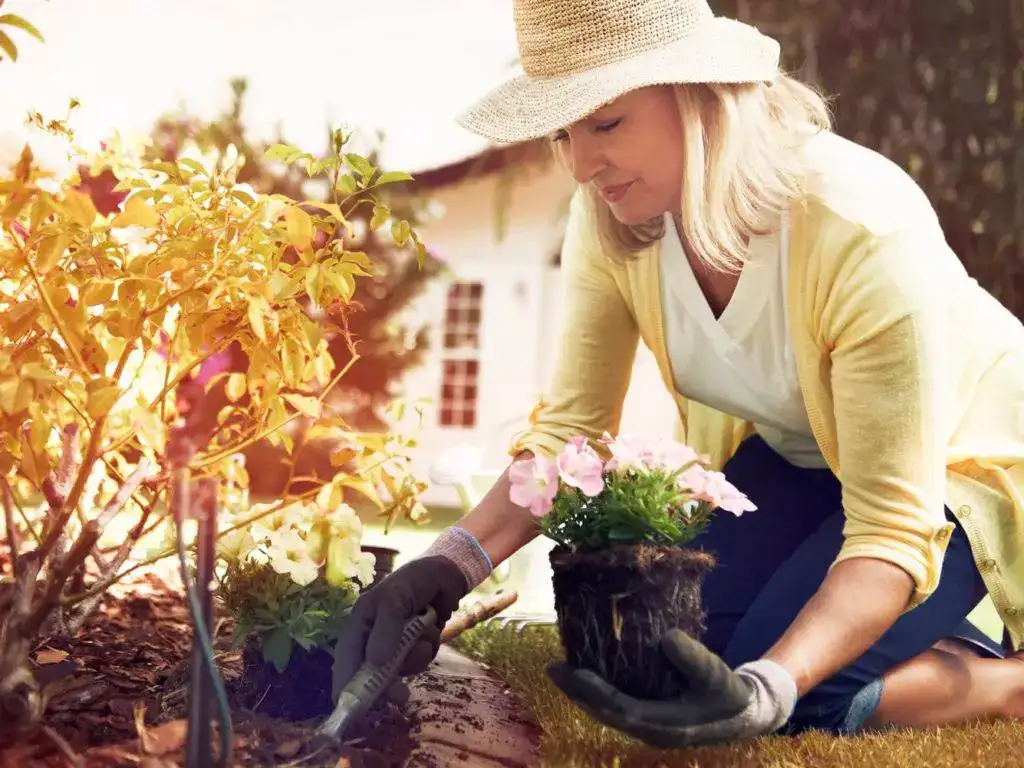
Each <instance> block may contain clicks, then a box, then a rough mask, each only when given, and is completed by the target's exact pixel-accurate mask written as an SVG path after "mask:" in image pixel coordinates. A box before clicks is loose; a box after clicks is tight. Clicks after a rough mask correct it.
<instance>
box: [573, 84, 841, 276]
mask: <svg viewBox="0 0 1024 768" xmlns="http://www.w3.org/2000/svg"><path fill="white" fill-rule="evenodd" d="M675 95H676V102H677V104H678V105H679V114H680V117H681V118H682V125H683V137H684V138H683V142H684V145H685V146H684V152H685V160H684V162H685V168H684V176H683V190H682V209H683V210H682V211H681V212H680V213H681V218H682V220H681V225H682V233H681V234H682V239H683V242H684V244H685V246H686V247H687V248H688V249H689V250H690V251H691V252H692V253H693V255H694V256H696V257H697V258H698V259H700V260H701V261H702V262H704V263H705V264H707V265H708V266H711V267H715V268H718V269H723V270H736V269H738V268H740V267H742V265H743V264H745V263H746V262H747V260H748V255H747V253H748V252H747V243H748V240H749V238H750V237H753V236H761V235H766V234H769V233H771V232H772V231H773V230H774V229H776V228H777V226H778V222H779V220H780V215H781V214H782V212H783V211H785V210H787V209H788V208H789V206H790V204H791V203H792V202H793V201H794V200H795V199H797V198H799V197H800V195H801V192H802V186H803V185H802V181H803V176H804V173H805V168H804V164H803V161H802V156H801V153H800V152H799V151H798V149H799V146H800V143H801V142H802V141H803V139H805V138H806V137H807V136H808V135H809V133H811V132H815V131H816V130H830V129H831V127H832V119H831V115H830V113H829V108H828V105H827V103H826V101H825V99H824V97H823V96H822V95H821V94H820V93H819V92H818V91H816V90H815V89H814V88H812V87H811V86H809V85H806V84H804V83H802V82H800V81H798V80H796V79H795V78H793V77H791V76H789V75H785V74H780V76H779V79H778V80H776V81H775V82H774V83H773V84H772V85H770V86H768V85H761V84H743V85H734V84H718V83H713V84H696V85H677V86H675ZM590 203H591V210H593V211H594V212H595V214H596V219H597V229H598V234H599V236H600V238H601V241H602V244H603V245H604V246H605V249H606V251H607V252H608V253H609V255H610V256H612V257H613V258H615V257H616V256H619V257H621V256H622V255H626V256H630V255H635V254H636V253H637V252H639V251H642V250H645V249H646V248H648V247H649V246H650V245H651V244H652V243H654V242H655V241H657V240H659V239H661V238H662V237H663V236H664V234H665V225H664V217H662V216H658V217H656V218H654V219H651V220H650V221H647V222H645V223H643V224H639V225H626V224H623V223H621V222H620V221H618V219H616V218H615V216H614V215H613V214H612V212H611V210H610V209H609V208H608V206H607V205H606V204H605V202H604V201H603V200H602V199H601V198H600V196H599V195H598V194H597V193H596V191H595V190H593V189H591V190H590Z"/></svg>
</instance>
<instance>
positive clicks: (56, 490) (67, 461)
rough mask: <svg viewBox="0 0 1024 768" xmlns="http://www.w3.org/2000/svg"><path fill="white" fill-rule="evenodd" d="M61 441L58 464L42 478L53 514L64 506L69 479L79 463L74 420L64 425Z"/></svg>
mask: <svg viewBox="0 0 1024 768" xmlns="http://www.w3.org/2000/svg"><path fill="white" fill-rule="evenodd" d="M62 443H63V446H62V448H61V453H60V464H59V465H58V467H57V469H56V471H54V472H50V473H49V474H48V475H47V476H46V479H45V480H43V496H44V497H45V498H46V503H47V504H49V505H50V511H51V512H52V513H54V514H57V513H59V512H60V511H61V510H62V509H63V508H64V502H65V501H66V500H67V495H68V492H69V491H70V490H71V479H72V478H73V477H74V476H75V471H76V470H77V469H78V465H79V464H80V463H81V457H80V456H79V453H78V425H77V424H76V423H75V422H71V423H70V424H68V425H67V426H65V427H64V431H63V437H62Z"/></svg>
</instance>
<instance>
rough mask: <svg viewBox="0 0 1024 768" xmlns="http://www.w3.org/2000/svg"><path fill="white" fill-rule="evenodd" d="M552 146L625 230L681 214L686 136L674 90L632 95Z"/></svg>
mask: <svg viewBox="0 0 1024 768" xmlns="http://www.w3.org/2000/svg"><path fill="white" fill-rule="evenodd" d="M551 140H552V141H554V142H555V146H556V147H557V149H558V151H559V152H560V153H561V156H562V160H563V162H564V163H565V165H566V167H568V168H569V171H570V172H571V173H572V175H573V178H575V179H576V181H577V182H578V183H579V184H589V185H590V186H592V187H594V189H595V191H596V192H597V193H599V194H600V196H601V197H602V199H604V201H605V203H607V205H608V207H609V208H610V209H611V211H612V214H613V215H614V216H615V218H616V219H618V220H619V221H620V222H622V223H623V224H626V225H633V224H642V223H644V222H646V221H649V220H650V219H652V218H655V217H657V216H661V215H663V214H664V213H665V212H666V211H672V212H673V213H674V212H677V211H679V210H680V207H681V195H682V184H683V131H682V126H681V125H680V118H679V107H678V106H677V104H676V99H675V93H674V90H673V88H672V87H671V86H653V87H650V88H642V89H639V90H635V91H630V92H629V93H627V94H625V95H623V96H620V97H619V98H618V99H617V100H615V101H613V102H612V103H610V104H607V105H606V106H604V107H602V108H601V109H599V110H597V111H596V112H595V113H593V114H592V115H590V116H589V117H587V118H585V119H583V120H580V121H579V122H577V123H573V124H572V125H570V126H569V127H568V128H565V129H563V130H560V131H557V132H556V133H555V134H553V135H552V136H551Z"/></svg>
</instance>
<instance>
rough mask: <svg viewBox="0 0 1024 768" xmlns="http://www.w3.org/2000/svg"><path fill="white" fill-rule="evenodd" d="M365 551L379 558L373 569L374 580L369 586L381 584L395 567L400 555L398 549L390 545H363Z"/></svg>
mask: <svg viewBox="0 0 1024 768" xmlns="http://www.w3.org/2000/svg"><path fill="white" fill-rule="evenodd" d="M360 549H362V551H363V552H369V553H370V554H372V555H373V556H374V557H375V558H377V562H376V565H375V566H374V569H373V582H372V583H371V584H370V585H369V586H371V587H372V586H373V585H374V584H379V583H380V581H381V580H382V579H383V578H384V577H385V576H387V575H388V574H389V573H391V572H392V571H393V570H394V569H395V558H396V557H398V550H397V549H391V548H390V547H370V546H363V547H361V548H360ZM367 588H368V587H367Z"/></svg>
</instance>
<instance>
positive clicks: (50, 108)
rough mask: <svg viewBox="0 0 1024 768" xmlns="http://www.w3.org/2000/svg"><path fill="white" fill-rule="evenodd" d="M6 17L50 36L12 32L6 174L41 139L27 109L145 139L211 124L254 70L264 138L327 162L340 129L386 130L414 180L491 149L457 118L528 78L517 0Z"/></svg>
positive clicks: (60, 3)
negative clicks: (167, 123) (183, 123)
mask: <svg viewBox="0 0 1024 768" xmlns="http://www.w3.org/2000/svg"><path fill="white" fill-rule="evenodd" d="M3 12H4V13H7V12H10V13H15V14H18V15H21V16H23V17H25V18H26V19H28V20H29V21H31V22H32V23H33V24H35V26H36V27H38V28H39V30H40V32H42V34H43V35H44V36H45V38H46V43H45V44H40V43H38V42H37V41H35V40H34V39H32V38H31V37H29V36H27V35H25V34H23V33H22V32H21V31H20V30H16V29H15V30H11V31H10V34H11V36H12V37H14V38H16V43H17V44H18V48H19V57H18V61H17V63H12V62H10V61H9V60H6V59H5V60H4V61H2V62H0V163H4V164H5V163H6V162H7V161H9V160H10V154H11V153H12V151H14V149H15V148H17V149H20V147H21V145H22V144H23V143H24V141H25V140H26V138H29V137H31V136H32V135H33V132H32V131H30V129H28V128H26V127H25V126H24V117H25V114H26V112H27V111H28V110H29V109H35V110H38V111H40V112H41V113H42V114H43V116H44V117H46V118H51V117H54V118H56V117H63V116H64V114H65V112H66V107H67V102H68V99H69V98H70V97H72V96H73V97H75V98H77V99H79V100H80V101H81V102H82V107H81V108H80V109H79V110H78V111H77V113H76V118H75V120H74V127H75V129H76V132H77V137H76V138H77V139H78V140H79V143H81V144H84V145H90V144H93V143H95V142H98V141H99V140H101V139H102V138H104V137H106V136H109V135H110V134H111V132H112V131H113V130H114V129H117V130H120V131H121V132H122V133H128V134H131V133H139V132H144V131H146V129H147V128H149V127H150V126H151V125H152V124H153V121H154V120H155V119H156V118H157V116H159V115H160V114H161V113H164V112H167V111H170V110H175V109H177V108H178V107H179V106H180V105H182V104H184V105H185V106H186V107H187V108H188V111H189V112H191V113H193V114H199V115H202V116H212V115H214V114H216V112H217V111H218V110H219V109H221V108H223V107H225V106H226V105H227V104H228V103H229V99H230V88H229V85H228V81H229V80H230V79H231V78H233V77H239V76H245V77H247V78H248V79H249V93H248V94H247V97H246V102H245V104H246V115H245V121H246V124H247V125H248V126H249V127H250V129H251V130H252V132H253V133H254V134H256V135H258V136H266V137H270V136H272V135H273V133H274V128H275V126H276V125H277V124H280V125H281V126H282V128H283V133H284V135H285V136H286V137H287V138H288V139H289V140H290V141H291V142H293V143H295V144H297V145H300V146H302V148H303V149H306V150H308V151H314V152H316V151H321V150H322V149H324V148H325V137H326V126H327V124H328V123H330V124H331V125H333V126H337V125H339V124H342V125H344V127H345V128H346V129H348V130H351V129H354V128H359V129H361V130H367V131H368V135H371V136H372V133H373V131H375V130H377V129H381V130H383V131H384V132H385V133H386V137H385V144H384V146H383V150H382V160H383V163H384V164H385V165H386V166H387V167H389V168H394V169H401V170H406V171H412V172H415V171H417V170H424V169H427V168H431V167H436V166H438V165H443V164H445V163H447V162H452V161H455V160H459V159H463V158H465V157H467V156H469V155H471V154H473V153H475V152H476V151H478V150H479V149H481V148H482V147H483V146H484V142H483V141H482V140H481V139H479V138H478V137H476V136H474V135H473V134H470V133H468V132H467V131H465V130H463V129H462V128H460V127H459V126H458V125H456V124H455V123H454V117H455V116H456V115H457V114H458V112H459V111H460V110H461V109H462V108H463V107H465V106H467V105H468V104H469V103H471V102H472V101H473V100H474V99H475V98H477V97H478V96H480V95H483V93H484V92H486V90H487V89H488V88H490V87H491V86H493V85H496V84H497V83H498V82H500V81H501V80H502V79H504V78H505V77H506V76H509V75H510V74H514V73H515V72H516V71H517V70H515V69H514V63H515V59H516V42H515V30H514V27H513V23H512V9H511V3H510V2H509V0H363V1H362V2H358V1H357V0H291V2H282V0H273V1H271V0H163V1H161V2H157V1H156V0H88V1H87V2H86V1H84V0H7V2H6V3H4V5H3ZM471 30H472V31H471ZM44 151H45V150H44Z"/></svg>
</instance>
